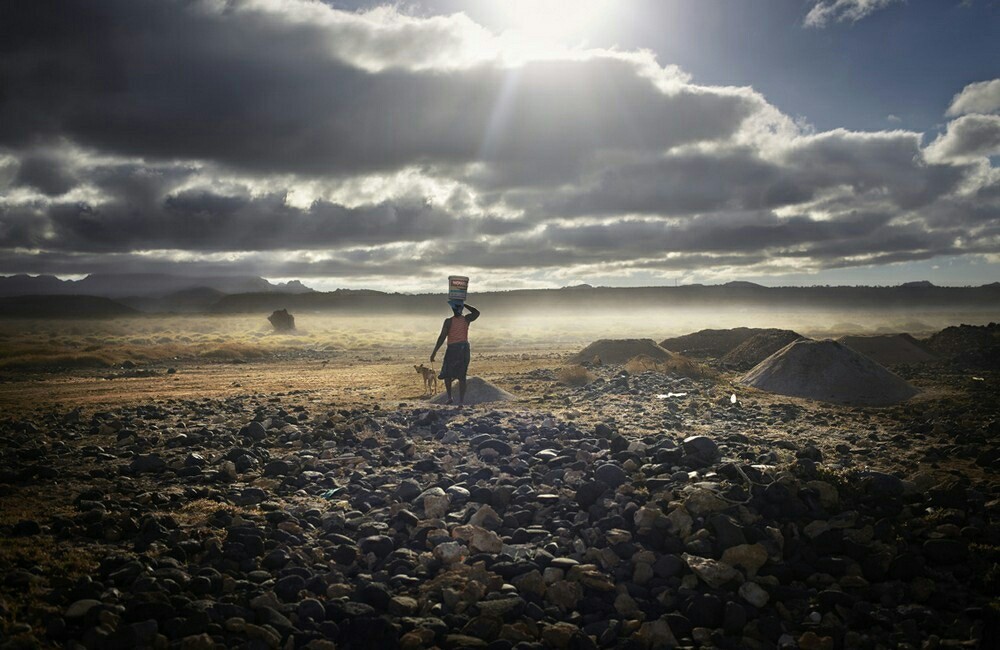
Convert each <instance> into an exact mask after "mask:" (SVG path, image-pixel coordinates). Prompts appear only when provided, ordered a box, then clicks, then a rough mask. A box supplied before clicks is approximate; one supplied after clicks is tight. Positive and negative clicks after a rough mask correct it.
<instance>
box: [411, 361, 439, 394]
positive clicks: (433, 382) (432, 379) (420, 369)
mask: <svg viewBox="0 0 1000 650" xmlns="http://www.w3.org/2000/svg"><path fill="white" fill-rule="evenodd" d="M413 369H414V370H416V371H417V374H418V375H420V376H422V377H423V378H424V393H426V394H430V395H433V394H434V393H436V392H437V390H438V378H437V373H436V372H434V369H433V368H428V367H427V366H425V365H424V364H420V365H419V366H413Z"/></svg>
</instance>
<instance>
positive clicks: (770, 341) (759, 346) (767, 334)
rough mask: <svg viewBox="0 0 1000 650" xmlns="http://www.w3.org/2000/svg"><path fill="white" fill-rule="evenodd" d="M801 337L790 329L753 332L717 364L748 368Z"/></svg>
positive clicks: (736, 368)
mask: <svg viewBox="0 0 1000 650" xmlns="http://www.w3.org/2000/svg"><path fill="white" fill-rule="evenodd" d="M801 338H803V337H802V335H801V334H799V333H798V332H793V331H792V330H779V329H769V330H763V331H761V332H759V333H758V334H754V335H753V336H751V337H750V338H748V339H747V340H745V341H743V342H742V343H740V344H739V345H737V346H736V347H735V348H733V349H732V350H730V351H729V352H727V353H726V354H724V355H723V356H722V358H721V359H719V365H721V366H723V367H726V368H732V369H734V370H749V369H751V368H753V367H754V366H756V365H757V364H758V363H760V362H761V361H763V360H764V359H766V358H768V357H769V356H771V355H772V354H774V353H775V352H777V351H778V350H780V349H781V348H783V347H785V346H786V345H788V344H789V343H792V342H793V341H798V340H799V339H801Z"/></svg>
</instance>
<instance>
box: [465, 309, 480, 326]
mask: <svg viewBox="0 0 1000 650" xmlns="http://www.w3.org/2000/svg"><path fill="white" fill-rule="evenodd" d="M465 308H466V309H468V310H469V312H471V313H469V315H467V316H466V317H465V320H467V321H469V322H470V323H471V322H472V321H474V320H476V319H477V318H479V310H478V309H476V308H475V307H473V306H472V305H466V306H465Z"/></svg>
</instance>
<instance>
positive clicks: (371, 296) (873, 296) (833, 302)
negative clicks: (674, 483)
mask: <svg viewBox="0 0 1000 650" xmlns="http://www.w3.org/2000/svg"><path fill="white" fill-rule="evenodd" d="M445 301H446V295H445V294H443V293H441V294H416V295H407V294H399V293H384V292H381V291H370V290H348V289H338V290H337V291H332V292H318V291H317V292H311V293H305V294H296V295H280V294H274V293H253V294H239V295H229V296H224V297H223V298H221V299H220V300H219V301H218V302H217V303H215V304H214V305H213V306H212V308H211V311H213V312H216V313H248V312H253V313H263V312H271V311H274V310H275V309H288V310H289V311H291V312H293V313H294V312H296V311H306V312H308V311H334V312H338V313H365V312H394V311H399V312H417V313H428V314H438V313H442V314H445V315H447V311H448V309H447V305H446V304H445ZM469 302H471V303H472V304H474V305H475V306H476V307H477V308H480V309H483V310H484V311H485V310H489V311H491V312H495V313H503V312H508V313H510V312H514V311H531V310H538V311H540V312H546V311H560V310H591V311H592V310H593V309H594V308H595V307H599V308H601V309H610V310H625V311H627V310H635V309H639V308H650V307H656V308H678V309H680V308H699V307H702V308H717V307H720V306H724V307H733V306H738V307H748V308H757V309H772V308H779V307H780V308H782V309H789V310H796V309H842V310H845V311H849V310H857V309H877V310H882V311H886V310H893V309H914V308H929V309H954V308H959V307H961V308H968V309H973V310H978V309H993V310H1000V307H998V305H1000V284H996V283H994V284H991V285H986V286H982V287H935V286H925V285H920V286H911V287H764V286H760V285H756V284H752V283H744V282H735V283H729V284H725V285H716V286H702V285H688V286H680V287H596V288H595V287H591V288H584V287H579V286H577V287H571V288H563V289H519V290H515V291H492V292H484V293H475V294H472V295H470V296H469Z"/></svg>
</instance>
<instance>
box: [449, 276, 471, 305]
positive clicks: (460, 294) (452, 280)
mask: <svg viewBox="0 0 1000 650" xmlns="http://www.w3.org/2000/svg"><path fill="white" fill-rule="evenodd" d="M468 294H469V278H467V277H465V276H464V275H449V276H448V300H449V302H450V301H452V300H461V301H462V302H465V298H466V297H467V296H468Z"/></svg>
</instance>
